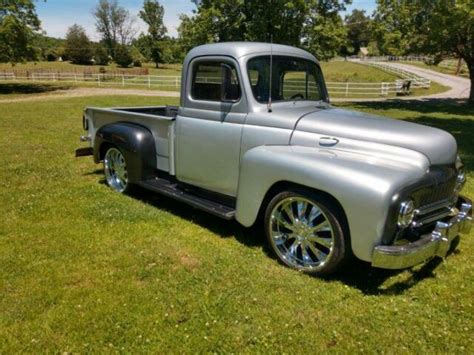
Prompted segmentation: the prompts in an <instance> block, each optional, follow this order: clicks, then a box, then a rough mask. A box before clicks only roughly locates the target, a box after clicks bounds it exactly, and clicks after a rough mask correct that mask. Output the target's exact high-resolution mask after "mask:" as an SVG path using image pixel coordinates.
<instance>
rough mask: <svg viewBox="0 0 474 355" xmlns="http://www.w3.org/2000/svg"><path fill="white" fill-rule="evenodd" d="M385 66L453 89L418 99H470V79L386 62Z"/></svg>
mask: <svg viewBox="0 0 474 355" xmlns="http://www.w3.org/2000/svg"><path fill="white" fill-rule="evenodd" d="M383 64H385V65H390V66H392V67H395V68H399V69H403V70H406V71H409V72H412V73H414V74H416V75H419V76H422V77H425V78H427V79H430V80H432V81H436V82H437V83H439V84H441V85H444V86H449V87H450V88H451V90H448V91H446V92H443V93H440V94H434V95H427V96H421V97H420V96H418V97H417V98H444V99H467V98H468V97H469V90H470V88H471V83H470V81H469V79H466V78H462V77H459V76H454V75H448V74H443V73H438V72H436V71H433V70H429V69H424V68H419V67H415V66H413V65H409V64H401V63H391V62H384V63H383Z"/></svg>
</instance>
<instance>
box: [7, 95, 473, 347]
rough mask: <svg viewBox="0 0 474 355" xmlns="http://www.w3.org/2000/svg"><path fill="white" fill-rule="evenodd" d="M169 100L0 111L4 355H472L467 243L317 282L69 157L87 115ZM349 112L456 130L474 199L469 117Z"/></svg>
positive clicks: (437, 108) (450, 109)
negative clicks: (397, 265) (328, 354)
mask: <svg viewBox="0 0 474 355" xmlns="http://www.w3.org/2000/svg"><path fill="white" fill-rule="evenodd" d="M176 102H177V101H176V100H173V99H167V100H166V101H164V100H160V99H157V98H146V97H123V96H121V97H89V98H74V99H56V100H47V101H37V102H30V103H28V104H26V105H25V104H13V103H0V112H1V114H0V130H1V132H2V133H3V134H2V135H1V136H0V149H1V152H2V154H1V155H0V163H1V165H2V169H1V170H0V203H1V206H2V209H1V214H2V219H1V222H0V353H16V352H29V353H39V352H115V351H120V352H160V353H161V352H167V353H182V352H183V353H196V352H260V353H266V352H278V353H281V352H295V353H309V352H311V353H315V352H319V351H332V352H338V353H341V352H342V353H354V352H371V353H381V352H389V353H392V352H394V353H407V352H417V353H440V352H450V353H473V351H474V346H473V342H472V334H473V332H474V306H473V298H472V295H473V294H474V268H473V262H472V260H473V259H472V254H473V253H474V238H473V237H474V233H472V232H471V234H470V235H469V236H467V237H465V238H463V240H462V242H461V244H460V247H459V248H458V250H457V251H456V252H455V253H453V254H452V255H450V256H449V257H448V258H447V260H446V262H440V261H439V260H435V261H432V262H430V263H428V264H426V265H424V266H419V267H416V268H414V269H412V270H407V271H403V272H389V271H382V270H376V269H371V268H370V267H369V266H368V265H367V264H365V263H361V262H355V263H354V264H353V265H352V266H350V267H349V268H348V269H346V271H345V272H342V273H339V274H337V275H335V276H334V277H331V278H327V279H321V278H314V277H310V276H307V275H303V274H300V273H298V272H295V271H292V270H289V269H287V268H285V267H283V266H281V265H279V264H278V263H277V262H276V261H275V260H274V259H272V258H270V257H269V256H268V255H267V252H266V251H267V249H266V247H265V246H264V242H263V238H262V237H261V234H260V232H259V231H258V230H257V229H245V228H242V227H240V226H239V225H238V224H237V223H233V222H225V221H221V220H219V219H217V218H214V217H212V216H210V215H208V214H205V213H202V212H200V211H197V210H194V209H192V208H190V207H187V206H185V205H183V204H180V203H177V202H174V201H172V200H170V199H167V198H164V197H161V196H157V195H153V194H151V193H148V192H141V193H139V194H137V195H135V196H134V197H130V196H122V195H119V194H117V193H114V192H112V191H111V190H110V189H108V188H107V187H106V186H105V184H104V179H103V175H102V172H101V169H100V166H98V165H95V164H93V162H92V161H91V159H90V158H80V159H75V158H74V149H75V148H77V147H79V146H81V144H80V143H79V142H78V137H79V135H80V134H82V133H83V131H82V130H81V128H80V126H81V116H82V109H83V107H84V106H85V105H94V106H117V105H159V104H165V103H167V104H176ZM346 107H347V105H346ZM353 107H354V108H356V109H358V110H363V111H370V112H376V113H379V114H383V115H387V116H391V117H394V118H397V119H404V120H410V121H415V122H420V123H423V124H429V125H433V126H436V127H441V128H444V129H447V130H449V131H450V132H452V133H453V134H454V135H455V136H456V138H457V139H458V142H459V146H460V149H461V154H462V156H463V158H464V160H465V162H466V166H467V170H468V174H469V177H470V178H471V180H470V181H469V182H468V184H467V186H466V188H465V193H466V194H467V195H469V196H471V197H474V184H473V180H472V179H473V178H474V176H473V173H472V171H473V169H474V141H473V140H472V136H473V135H474V112H473V109H472V108H466V107H464V106H459V105H457V104H455V103H443V104H434V103H431V104H430V103H408V102H402V103H390V102H388V103H373V104H357V105H353Z"/></svg>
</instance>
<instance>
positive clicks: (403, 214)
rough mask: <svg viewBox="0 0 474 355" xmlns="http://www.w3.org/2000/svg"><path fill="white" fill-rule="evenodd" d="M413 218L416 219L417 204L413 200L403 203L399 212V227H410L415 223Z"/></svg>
mask: <svg viewBox="0 0 474 355" xmlns="http://www.w3.org/2000/svg"><path fill="white" fill-rule="evenodd" d="M413 218H415V203H414V202H413V200H407V201H403V202H402V203H401V204H400V209H399V212H398V226H399V227H401V228H406V227H408V226H409V225H410V224H411V222H413Z"/></svg>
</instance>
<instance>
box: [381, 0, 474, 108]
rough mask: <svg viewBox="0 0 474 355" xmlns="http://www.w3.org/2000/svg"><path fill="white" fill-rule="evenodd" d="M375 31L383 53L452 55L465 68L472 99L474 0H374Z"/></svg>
mask: <svg viewBox="0 0 474 355" xmlns="http://www.w3.org/2000/svg"><path fill="white" fill-rule="evenodd" d="M374 23H375V25H376V26H375V30H376V32H377V38H378V41H379V46H380V47H381V50H382V52H383V53H386V54H396V55H398V54H410V53H420V54H431V55H432V56H433V57H434V58H437V60H439V58H441V57H442V56H446V55H450V56H452V55H454V56H457V57H460V58H462V59H464V61H465V62H466V64H467V67H468V70H469V76H470V80H471V91H470V96H469V101H470V102H474V2H473V1H472V0H436V1H409V0H378V3H377V9H376V12H375V21H374Z"/></svg>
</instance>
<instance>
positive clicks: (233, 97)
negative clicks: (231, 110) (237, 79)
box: [221, 63, 240, 102]
mask: <svg viewBox="0 0 474 355" xmlns="http://www.w3.org/2000/svg"><path fill="white" fill-rule="evenodd" d="M233 72H234V69H233V68H232V67H231V66H230V65H229V64H225V63H222V64H221V101H223V102H236V101H238V100H239V98H240V89H239V86H238V84H233V83H232V76H233Z"/></svg>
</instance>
